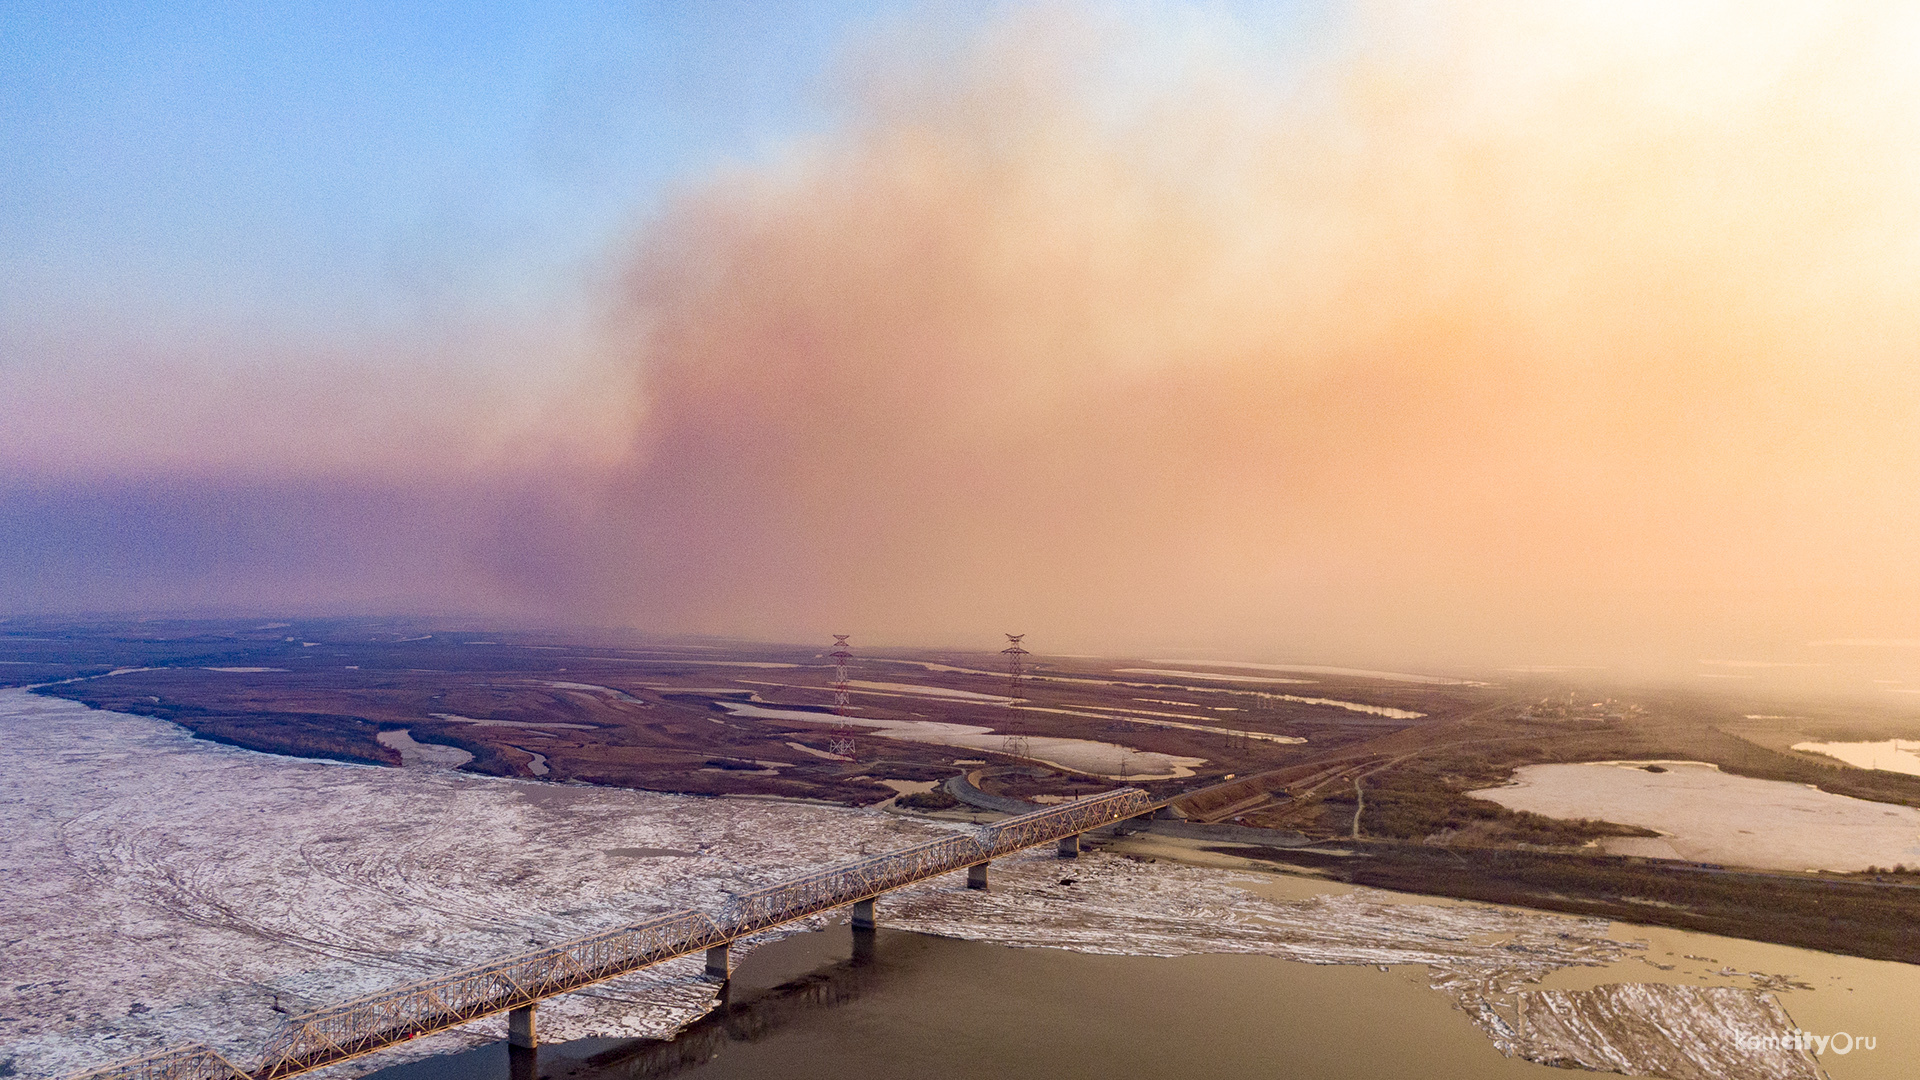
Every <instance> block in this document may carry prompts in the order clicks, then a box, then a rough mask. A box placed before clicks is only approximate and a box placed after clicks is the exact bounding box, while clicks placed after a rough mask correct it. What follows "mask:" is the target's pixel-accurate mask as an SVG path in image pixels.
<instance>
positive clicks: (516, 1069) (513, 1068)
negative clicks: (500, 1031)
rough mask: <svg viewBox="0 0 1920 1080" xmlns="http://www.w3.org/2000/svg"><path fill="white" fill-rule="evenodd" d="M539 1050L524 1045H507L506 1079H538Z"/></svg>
mask: <svg viewBox="0 0 1920 1080" xmlns="http://www.w3.org/2000/svg"><path fill="white" fill-rule="evenodd" d="M539 1077H540V1051H538V1050H535V1049H532V1048H530V1047H525V1046H512V1045H509V1046H508V1047H507V1080H539Z"/></svg>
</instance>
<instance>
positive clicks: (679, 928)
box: [67, 788, 1153, 1080]
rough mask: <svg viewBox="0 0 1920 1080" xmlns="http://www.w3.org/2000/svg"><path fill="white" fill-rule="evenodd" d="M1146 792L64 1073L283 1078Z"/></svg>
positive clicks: (946, 867) (584, 982) (786, 915)
mask: <svg viewBox="0 0 1920 1080" xmlns="http://www.w3.org/2000/svg"><path fill="white" fill-rule="evenodd" d="M1152 808H1153V803H1152V802H1151V800H1150V799H1149V798H1148V796H1147V794H1146V792H1144V791H1140V790H1139V789H1137V788H1123V789H1121V790H1119V791H1112V792H1108V793H1106V794H1104V795H1097V796H1093V797H1091V798H1086V799H1080V800H1077V801H1074V802H1070V803H1062V804H1061V805H1059V806H1053V807H1048V808H1046V809H1044V810H1038V811H1035V812H1034V813H1031V814H1023V815H1021V816H1019V817H1014V818H1009V819H1007V820H1004V821H1000V822H997V823H995V824H993V825H988V826H984V827H982V828H980V829H977V830H975V831H973V832H972V833H958V834H955V835H952V836H944V837H939V838H937V839H933V840H927V841H924V842H922V843H918V844H914V845H912V846H910V847H905V848H901V849H899V850H896V851H890V852H887V853H885V854H883V855H875V856H872V857H869V858H865V859H861V860H859V861H857V862H850V863H846V864H843V865H840V866H834V867H829V868H827V869H824V870H816V871H814V872H813V873H810V874H806V875H803V876H801V877H798V878H793V879H791V880H788V881H783V882H780V883H779V884H775V885H769V886H767V887H765V888H761V889H756V890H753V891H751V892H747V893H743V894H740V895H738V896H736V897H734V899H733V900H732V901H731V902H730V903H729V904H728V905H727V907H726V908H725V910H724V911H723V912H722V913H721V914H720V916H719V917H718V918H714V917H710V916H708V915H706V914H703V913H701V912H698V911H674V912H668V913H666V914H662V915H656V916H654V917H653V918H650V919H647V920H646V921H644V922H639V923H635V924H634V925H632V926H626V927H622V928H620V929H617V930H608V931H603V932H601V933H598V934H592V935H589V936H587V937H581V938H575V939H573V940H571V941H566V942H562V943H560V944H558V945H554V946H551V947H548V948H544V949H540V950H537V951H534V952H528V953H522V954H520V955H518V956H511V957H507V958H504V959H501V960H496V961H492V962H490V963H486V964H480V965H477V966H475V967H470V968H465V969H462V970H459V971H455V972H451V973H449V974H446V975H441V976H438V977H435V978H432V979H426V980H422V981H420V982H414V983H408V984H406V985H403V986H396V987H393V988H392V989H389V990H384V991H381V992H379V993H376V994H369V995H367V996H365V997H359V998H355V999H353V1000H351V1001H345V1002H341V1003H340V1004H338V1005H332V1006H329V1007H327V1008H324V1009H319V1010H316V1011H314V1012H310V1013H306V1014H304V1015H301V1016H296V1017H293V1018H292V1019H290V1020H288V1021H287V1022H286V1023H285V1024H283V1025H282V1026H281V1027H280V1029H279V1030H278V1031H276V1032H275V1033H274V1034H273V1036H272V1037H271V1038H270V1039H269V1040H268V1043H267V1046H266V1049H265V1053H264V1055H263V1057H262V1061H261V1064H260V1065H259V1067H258V1068H256V1069H254V1070H252V1071H251V1072H245V1071H242V1070H241V1069H239V1068H237V1067H236V1066H234V1065H233V1063H232V1062H230V1061H228V1060H227V1059H226V1058H224V1057H221V1056H220V1055H219V1054H218V1053H216V1052H215V1051H213V1050H211V1049H209V1048H207V1047H205V1046H199V1045H197V1044H196V1045H192V1046H184V1047H178V1048H175V1049H172V1050H167V1051H163V1052H161V1053H158V1054H150V1055H147V1056H145V1057H140V1058H134V1059H130V1060H127V1061H123V1062H119V1063H117V1064H114V1065H109V1066H105V1067H103V1068H100V1069H95V1070H92V1071H91V1072H87V1073H81V1074H78V1075H75V1076H72V1077H69V1078H67V1080H241V1078H247V1080H279V1078H281V1077H288V1076H293V1075H296V1074H299V1073H303V1072H308V1071H310V1070H313V1069H318V1068H321V1067H323V1066H326V1065H332V1064H334V1063H336V1062H341V1061H345V1060H347V1059H349V1058H355V1057H359V1056H361V1055H363V1054H370V1053H372V1052H374V1051H376V1050H379V1049H382V1048H384V1047H387V1046H392V1045H394V1044H395V1043H399V1042H404V1041H406V1040H408V1039H413V1038H417V1037H419V1036H421V1035H426V1034H430V1033H432V1032H436V1031H443V1030H445V1029H447V1028H451V1027H457V1026H459V1025H461V1024H464V1023H467V1022H468V1021H471V1020H478V1019H480V1018H481V1017H484V1016H491V1015H494V1014H496V1013H502V1012H508V1011H510V1010H518V1009H526V1008H528V1007H530V1006H532V1005H534V1004H536V1003H537V1002H539V1001H542V1000H544V999H546V998H550V997H554V996H557V995H559V994H564V993H567V992H569V991H573V990H578V989H580V988H582V987H585V986H590V985H592V984H594V983H599V982H604V981H606V980H608V979H612V978H616V977H618V976H621V975H625V974H628V973H630V972H634V971H638V970H640V969H641V968H645V967H650V966H652V965H654V964H658V963H660V962H662V961H665V960H671V959H674V958H675V957H680V956H686V955H689V954H692V953H696V952H700V951H701V950H705V949H714V948H716V947H719V946H725V945H727V944H728V943H730V942H732V941H734V940H736V939H738V938H742V937H746V936H748V935H750V934H754V933H758V932H760V931H762V930H766V929H770V928H772V927H775V926H779V925H782V924H784V923H790V922H794V921H796V920H798V919H804V918H806V917H807V916H809V915H816V914H818V913H820V912H823V911H830V910H832V909H834V908H839V907H845V906H847V905H849V904H857V903H859V902H861V901H866V900H871V899H873V898H874V897H876V896H878V895H880V894H881V893H885V892H888V891H890V890H893V889H897V888H900V887H902V886H905V885H911V884H913V883H914V882H916V881H923V880H925V879H927V878H931V877H937V876H939V875H941V874H946V873H951V872H954V871H957V870H965V869H968V868H970V867H974V866H978V865H980V864H983V863H986V862H988V861H991V860H992V859H995V858H999V857H1001V856H1005V855H1011V854H1013V853H1015V852H1017V851H1021V850H1024V849H1026V848H1030V847H1036V846H1038V845H1041V844H1046V843H1050V842H1052V841H1056V840H1062V839H1065V838H1067V837H1075V836H1078V835H1080V834H1081V833H1084V832H1087V831H1089V830H1092V829H1097V828H1100V827H1102V826H1105V825H1112V824H1114V823H1116V822H1120V821H1124V820H1126V819H1128V818H1132V817H1138V816H1141V815H1143V814H1145V813H1147V812H1149V811H1150V810H1152Z"/></svg>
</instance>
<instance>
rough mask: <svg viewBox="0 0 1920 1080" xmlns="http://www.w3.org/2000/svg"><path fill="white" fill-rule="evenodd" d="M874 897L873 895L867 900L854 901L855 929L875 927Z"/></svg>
mask: <svg viewBox="0 0 1920 1080" xmlns="http://www.w3.org/2000/svg"><path fill="white" fill-rule="evenodd" d="M873 899H874V898H873V897H871V896H869V897H867V898H866V899H865V900H856V901H854V902H853V928H854V929H855V930H871V929H873V928H874V922H873Z"/></svg>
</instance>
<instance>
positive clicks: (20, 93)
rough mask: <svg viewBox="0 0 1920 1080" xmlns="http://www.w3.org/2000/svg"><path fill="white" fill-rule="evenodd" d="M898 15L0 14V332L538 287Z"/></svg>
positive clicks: (782, 120)
mask: <svg viewBox="0 0 1920 1080" xmlns="http://www.w3.org/2000/svg"><path fill="white" fill-rule="evenodd" d="M906 6H907V5H904V4H900V3H896V2H889V0H835V2H826V3H820V2H816V3H806V4H797V3H765V2H757V3H742V2H731V0H728V2H702V3H631V4H620V3H610V2H586V3H550V2H541V3H527V4H501V3H461V4H418V3H408V4H393V3H364V2H356V0H345V2H336V3H294V4H272V5H261V4H229V3H199V4H186V3H177V4H137V3H114V4H91V3H57V4H45V3H17V2H9V3H5V4H4V5H0V146H5V147H6V150H5V152H4V154H3V155H0V303H4V304H5V305H6V307H7V308H10V309H12V310H11V311H10V312H8V313H6V316H5V318H6V322H8V323H9V324H11V325H12V326H13V328H14V329H15V330H16V331H17V330H18V329H19V328H20V326H21V323H22V321H23V320H24V321H26V322H28V323H32V322H35V321H38V318H44V317H49V316H51V317H52V318H53V319H55V320H59V319H60V316H61V315H63V314H64V315H66V316H68V317H72V316H75V315H84V313H85V312H87V311H88V310H89V309H94V308H96V307H110V308H114V309H117V310H121V311H125V310H127V309H128V308H133V309H137V310H141V311H142V314H143V317H144V318H150V319H158V320H160V321H161V322H163V323H178V324H185V325H193V324H195V323H199V322H201V321H202V320H207V319H213V320H217V321H223V322H224V321H227V320H230V319H233V318H236V317H238V318H240V319H243V320H248V319H265V320H271V321H273V322H276V323H282V324H284V323H285V322H286V321H288V320H292V321H294V322H297V323H306V324H308V325H309V326H311V327H312V328H313V329H317V330H327V329H336V328H341V327H343V326H344V327H363V326H367V325H369V324H372V325H375V326H378V325H382V324H386V323H389V322H391V321H393V320H396V319H397V320H402V321H404V320H406V319H408V318H410V317H413V316H415V315H417V314H418V312H419V309H420V308H421V307H422V306H424V307H426V308H428V309H431V308H432V307H433V306H434V305H435V304H437V303H444V302H456V303H461V304H486V303H500V302H505V303H509V304H510V303H513V302H515V300H516V299H521V298H524V297H523V295H522V294H524V293H525V292H526V291H527V290H530V289H531V290H534V291H536V292H537V291H539V290H541V289H544V288H553V287H561V286H560V285H559V284H558V283H559V282H560V281H562V280H564V276H565V272H566V270H567V268H569V267H572V266H575V265H577V264H578V263H579V262H580V261H581V260H582V259H583V258H589V257H591V255H592V253H593V252H594V251H595V250H596V249H597V248H599V247H600V246H601V245H603V244H605V243H607V242H608V241H609V239H610V238H611V237H613V236H614V235H616V234H618V233H619V232H620V231H621V230H622V229H623V228H625V227H628V226H630V225H631V224H632V223H633V222H634V221H635V220H636V219H637V218H639V217H640V216H643V215H644V214H645V213H646V212H647V210H648V208H649V207H650V206H651V205H652V203H653V201H654V200H655V199H656V198H657V196H658V193H659V192H660V191H661V189H662V186H663V185H664V184H667V183H669V182H670V181H671V180H672V179H674V178H675V177H679V176H685V175H688V174H691V173H696V172H698V171H700V170H702V169H705V168H708V167H710V166H712V165H713V164H715V163H716V162H719V161H723V160H726V159H729V158H751V157H753V156H754V155H755V154H757V153H759V152H761V151H762V150H763V149H764V147H766V146H767V145H768V144H769V143H772V142H776V141H778V140H780V139H783V138H786V137H789V136H791V135H793V134H795V133H798V132H804V131H805V130H807V129H808V128H809V127H810V126H813V125H817V124H820V123H822V122H823V118H824V110H825V109H826V107H827V106H826V105H825V103H824V102H825V98H824V97H823V95H822V94H821V92H820V87H821V81H822V73H823V71H825V70H827V69H829V68H830V65H831V64H832V62H833V60H834V58H835V56H836V55H837V53H838V51H839V50H840V49H841V48H842V46H843V43H844V42H845V41H846V40H847V39H848V38H849V37H850V36H852V35H857V34H859V33H861V32H862V31H863V30H864V29H865V28H868V27H871V26H872V25H874V24H875V23H877V22H880V21H884V20H886V19H888V18H890V17H899V16H900V14H901V11H902V10H903V9H904V8H906ZM36 312H37V316H38V317H37V316H36ZM13 359H14V360H16V361H17V360H19V359H21V358H19V357H15V358H13Z"/></svg>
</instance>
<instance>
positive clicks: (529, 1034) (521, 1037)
mask: <svg viewBox="0 0 1920 1080" xmlns="http://www.w3.org/2000/svg"><path fill="white" fill-rule="evenodd" d="M534 1008H535V1007H534V1006H532V1005H522V1006H520V1007H519V1008H517V1009H512V1010H509V1011H508V1013H507V1045H508V1046H517V1047H519V1048H520V1049H522V1050H533V1049H536V1048H537V1047H539V1045H540V1035H539V1032H538V1029H537V1028H536V1027H535V1025H534V1020H533V1011H534Z"/></svg>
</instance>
